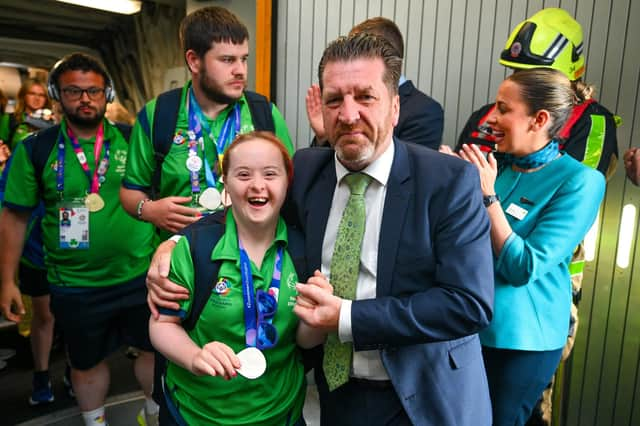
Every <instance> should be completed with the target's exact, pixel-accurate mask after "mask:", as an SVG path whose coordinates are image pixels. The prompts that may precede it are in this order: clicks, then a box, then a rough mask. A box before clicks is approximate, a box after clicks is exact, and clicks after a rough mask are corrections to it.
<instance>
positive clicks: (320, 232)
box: [305, 159, 336, 269]
mask: <svg viewBox="0 0 640 426" xmlns="http://www.w3.org/2000/svg"><path fill="white" fill-rule="evenodd" d="M335 188H336V167H335V164H334V160H333V159H332V161H329V162H327V164H326V166H325V167H324V170H323V171H322V172H321V173H320V174H319V175H318V180H317V181H316V182H315V183H314V185H313V186H312V187H311V190H310V192H309V194H308V198H307V199H308V200H309V203H308V210H307V214H308V216H307V217H308V219H307V221H306V229H305V236H306V239H307V244H306V247H307V256H308V258H309V262H310V265H311V267H312V268H313V269H315V268H318V269H320V266H321V265H322V242H323V241H324V231H325V229H326V228H327V221H328V220H329V211H330V210H331V202H332V200H333V193H334V192H335Z"/></svg>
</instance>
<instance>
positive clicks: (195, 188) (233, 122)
mask: <svg viewBox="0 0 640 426" xmlns="http://www.w3.org/2000/svg"><path fill="white" fill-rule="evenodd" d="M187 97H188V98H189V106H188V116H189V131H188V132H187V136H188V137H189V155H190V156H193V155H198V151H197V145H198V144H199V145H200V149H202V156H203V157H204V171H205V178H206V181H207V186H208V187H209V188H211V187H215V186H216V181H217V180H218V178H217V175H216V173H215V172H214V171H213V169H212V168H211V166H210V165H209V161H208V160H207V156H206V155H205V145H204V138H203V136H202V134H203V132H202V130H203V128H204V130H205V131H206V133H207V134H208V135H209V138H211V140H212V141H213V146H214V148H215V149H216V154H217V157H218V158H220V157H221V156H222V154H224V151H225V148H226V147H227V146H228V144H229V143H231V141H233V139H234V138H235V137H236V134H237V133H239V132H240V104H239V103H236V105H235V106H234V108H233V110H232V111H230V112H229V114H228V115H227V118H226V119H225V121H224V124H223V125H222V129H221V130H220V134H219V135H218V139H217V140H216V138H215V137H214V135H213V129H212V128H211V127H210V126H209V123H208V121H207V119H206V117H205V116H204V114H203V113H202V109H201V108H200V105H198V101H197V100H196V97H195V96H193V91H192V90H191V89H189V92H188V93H187ZM190 173H191V192H193V193H194V194H197V193H199V192H200V171H199V170H198V171H193V170H191V171H190Z"/></svg>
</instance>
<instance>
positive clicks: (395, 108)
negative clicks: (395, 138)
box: [391, 94, 400, 127]
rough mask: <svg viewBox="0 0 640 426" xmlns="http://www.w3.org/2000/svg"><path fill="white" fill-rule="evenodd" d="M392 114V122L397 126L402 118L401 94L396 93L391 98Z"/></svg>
mask: <svg viewBox="0 0 640 426" xmlns="http://www.w3.org/2000/svg"><path fill="white" fill-rule="evenodd" d="M391 116H392V117H393V118H392V123H391V124H392V125H393V127H396V126H397V125H398V120H399V119H400V95H397V94H396V95H395V96H394V97H393V99H392V100H391Z"/></svg>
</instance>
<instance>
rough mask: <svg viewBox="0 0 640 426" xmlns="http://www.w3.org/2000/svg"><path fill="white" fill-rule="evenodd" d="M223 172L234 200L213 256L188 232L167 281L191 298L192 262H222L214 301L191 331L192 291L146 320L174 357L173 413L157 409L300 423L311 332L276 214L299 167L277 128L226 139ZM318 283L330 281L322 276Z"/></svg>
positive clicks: (198, 416) (193, 417)
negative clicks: (301, 344)
mask: <svg viewBox="0 0 640 426" xmlns="http://www.w3.org/2000/svg"><path fill="white" fill-rule="evenodd" d="M222 175H223V177H224V183H225V193H224V194H223V195H222V197H223V201H227V202H225V205H228V202H229V201H230V202H231V207H230V208H229V210H228V211H227V212H226V215H225V224H224V232H223V234H222V236H221V237H220V239H219V240H218V242H217V243H216V244H214V245H213V246H214V248H213V250H212V251H209V252H207V253H199V252H197V251H196V252H195V253H194V252H193V250H197V249H194V247H200V246H199V245H198V246H196V245H195V243H194V247H190V243H193V241H190V240H189V239H188V238H186V237H182V238H181V239H180V240H179V241H178V244H177V246H176V248H175V250H174V252H173V254H172V256H171V272H170V279H171V280H172V281H174V282H176V283H178V284H179V285H182V286H184V287H186V288H187V289H188V290H189V294H190V295H193V293H194V274H195V275H197V272H196V271H194V269H196V267H194V265H196V264H198V262H196V261H194V258H195V257H196V256H206V257H207V258H208V259H211V260H212V261H214V262H219V265H220V266H219V270H218V275H217V277H212V278H211V279H212V280H215V285H213V286H212V288H213V290H211V291H210V295H209V296H208V297H209V299H208V300H207V303H206V305H205V307H204V308H203V310H202V313H201V314H200V316H199V319H198V321H197V323H196V324H195V327H194V328H193V329H191V330H189V331H186V330H185V328H184V327H183V326H182V325H181V318H184V317H185V316H188V315H189V314H190V310H191V309H192V308H193V305H194V301H193V296H192V297H191V298H190V299H189V300H186V301H183V302H182V304H181V308H180V310H179V311H173V312H168V311H164V312H163V314H162V315H160V317H159V319H158V320H154V319H153V318H151V321H150V331H151V339H152V342H153V344H154V346H155V347H156V348H157V349H158V350H159V351H160V352H161V353H163V354H164V355H165V356H166V357H167V359H168V360H169V361H170V362H169V363H168V366H167V370H166V377H165V381H164V391H165V398H166V401H167V405H168V411H169V412H170V414H171V415H167V413H166V412H165V413H163V412H162V411H161V414H160V424H161V425H175V424H178V425H182V424H188V425H192V424H193V425H195V424H235V425H302V424H305V423H304V420H303V418H302V407H303V404H304V397H305V392H306V385H305V379H304V371H303V366H302V362H301V358H300V355H299V353H298V349H297V346H296V334H297V333H301V334H304V335H305V336H306V342H307V343H308V339H309V338H312V339H313V338H314V337H313V336H314V332H312V331H311V330H310V329H308V328H306V327H305V326H304V325H301V326H300V330H298V328H299V327H298V319H297V317H296V315H295V314H294V312H293V306H294V304H295V302H296V296H297V293H296V291H295V284H296V283H297V282H298V276H297V274H296V270H295V268H294V262H293V260H292V256H291V253H290V250H288V248H290V247H291V244H289V245H288V241H289V242H290V241H291V239H290V238H288V236H289V235H291V234H289V233H290V232H291V231H290V230H288V228H287V226H286V225H285V223H284V221H283V220H282V218H281V217H280V208H281V207H282V204H283V203H284V200H285V197H286V194H287V188H288V186H289V183H290V182H291V179H292V176H293V163H292V162H291V159H290V157H289V155H288V153H287V151H286V149H285V148H284V146H283V145H282V143H281V142H280V141H279V140H278V139H277V138H276V137H275V136H273V135H272V134H271V133H266V132H251V133H247V134H243V135H240V136H238V138H237V139H236V140H235V141H234V142H233V143H232V144H231V145H230V147H229V149H228V150H227V152H226V153H225V156H224V158H223V161H222ZM194 235H195V234H194ZM198 235H201V234H198ZM194 238H195V237H194ZM301 278H303V277H301ZM312 280H315V282H316V284H317V285H320V286H323V285H326V286H329V284H328V283H327V282H326V280H325V279H324V277H321V276H319V275H318V273H316V276H315V277H313V278H311V280H310V281H312ZM317 337H318V336H317ZM318 338H319V339H321V338H322V336H319V337H318ZM303 340H304V339H303ZM319 341H321V340H319ZM243 353H244V355H247V354H249V355H248V358H244V357H243ZM265 363H266V369H265V370H264V372H262V371H261V370H262V369H261V368H260V367H262V368H264V367H265ZM238 373H240V374H238ZM256 376H257V377H256Z"/></svg>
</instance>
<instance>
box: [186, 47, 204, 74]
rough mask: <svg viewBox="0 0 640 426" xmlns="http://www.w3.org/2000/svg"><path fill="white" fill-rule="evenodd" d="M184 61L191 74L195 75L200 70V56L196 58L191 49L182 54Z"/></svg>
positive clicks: (196, 55)
mask: <svg viewBox="0 0 640 426" xmlns="http://www.w3.org/2000/svg"><path fill="white" fill-rule="evenodd" d="M184 59H185V61H186V62H187V66H188V67H189V71H191V73H192V74H197V73H198V72H199V70H200V61H201V58H200V56H198V54H197V53H196V52H195V51H194V50H193V49H189V50H187V51H186V53H185V54H184Z"/></svg>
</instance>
